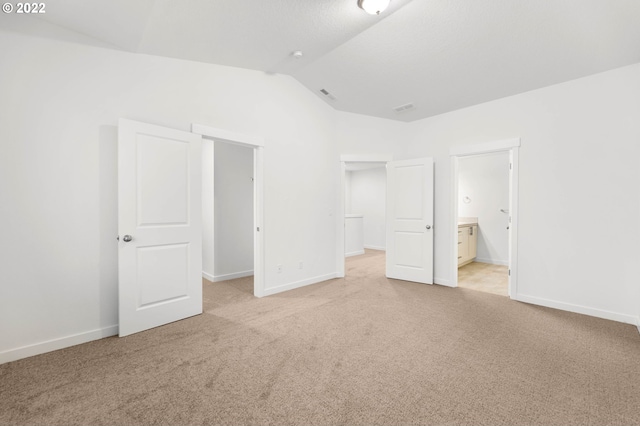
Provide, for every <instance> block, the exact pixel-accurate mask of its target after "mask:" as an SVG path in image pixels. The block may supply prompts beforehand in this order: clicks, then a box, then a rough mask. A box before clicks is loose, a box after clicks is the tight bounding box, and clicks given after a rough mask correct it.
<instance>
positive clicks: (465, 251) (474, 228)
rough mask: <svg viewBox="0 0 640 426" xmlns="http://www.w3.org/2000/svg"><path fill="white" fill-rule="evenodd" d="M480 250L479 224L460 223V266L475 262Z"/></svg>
mask: <svg viewBox="0 0 640 426" xmlns="http://www.w3.org/2000/svg"><path fill="white" fill-rule="evenodd" d="M477 251H478V224H477V223H462V224H458V267H460V266H464V265H466V264H467V263H471V262H473V259H475V258H476V254H477Z"/></svg>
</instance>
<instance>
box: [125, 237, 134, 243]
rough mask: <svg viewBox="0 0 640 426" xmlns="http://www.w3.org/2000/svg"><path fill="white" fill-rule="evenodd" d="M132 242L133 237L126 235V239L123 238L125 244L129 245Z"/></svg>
mask: <svg viewBox="0 0 640 426" xmlns="http://www.w3.org/2000/svg"><path fill="white" fill-rule="evenodd" d="M131 240H133V237H132V236H131V235H125V236H124V237H122V241H124V242H125V243H128V242H129V241H131Z"/></svg>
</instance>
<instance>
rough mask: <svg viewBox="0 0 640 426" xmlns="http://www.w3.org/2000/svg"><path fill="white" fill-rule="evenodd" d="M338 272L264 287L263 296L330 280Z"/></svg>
mask: <svg viewBox="0 0 640 426" xmlns="http://www.w3.org/2000/svg"><path fill="white" fill-rule="evenodd" d="M337 276H338V274H337V273H336V272H332V273H330V274H326V275H318V276H317V277H312V278H307V279H306V280H300V281H296V282H293V283H289V284H283V285H279V286H277V287H271V288H265V289H264V296H270V295H272V294H277V293H282V292H283V291H288V290H293V289H295V288H299V287H304V286H307V285H311V284H317V283H320V282H322V281H327V280H332V279H334V278H336V277H337Z"/></svg>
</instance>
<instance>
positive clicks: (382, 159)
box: [340, 154, 393, 163]
mask: <svg viewBox="0 0 640 426" xmlns="http://www.w3.org/2000/svg"><path fill="white" fill-rule="evenodd" d="M340 161H342V162H343V163H388V162H389V161H393V155H391V154H342V155H340Z"/></svg>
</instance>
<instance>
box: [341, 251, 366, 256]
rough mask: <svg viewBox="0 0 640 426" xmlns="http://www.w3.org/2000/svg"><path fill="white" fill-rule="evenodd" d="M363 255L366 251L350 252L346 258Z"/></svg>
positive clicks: (346, 254)
mask: <svg viewBox="0 0 640 426" xmlns="http://www.w3.org/2000/svg"><path fill="white" fill-rule="evenodd" d="M361 254H364V250H358V251H350V252H349V253H345V254H344V257H351V256H360V255H361Z"/></svg>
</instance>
